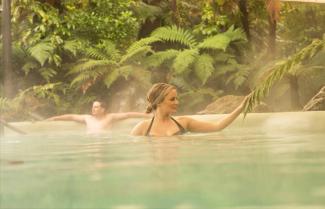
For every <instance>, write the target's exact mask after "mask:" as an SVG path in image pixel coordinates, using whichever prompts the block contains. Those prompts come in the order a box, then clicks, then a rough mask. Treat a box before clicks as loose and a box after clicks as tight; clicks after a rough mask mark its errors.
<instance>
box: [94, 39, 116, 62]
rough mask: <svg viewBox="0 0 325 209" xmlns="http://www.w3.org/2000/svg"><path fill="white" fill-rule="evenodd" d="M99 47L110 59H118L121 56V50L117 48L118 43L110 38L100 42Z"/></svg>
mask: <svg viewBox="0 0 325 209" xmlns="http://www.w3.org/2000/svg"><path fill="white" fill-rule="evenodd" d="M97 48H99V49H101V50H102V51H103V52H104V53H105V54H106V55H107V58H108V59H112V60H118V59H119V58H120V56H121V55H120V51H119V50H118V49H117V48H116V45H115V44H114V43H113V42H112V41H110V40H104V41H102V42H101V43H100V44H98V46H97Z"/></svg>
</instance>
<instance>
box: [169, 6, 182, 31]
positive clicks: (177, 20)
mask: <svg viewBox="0 0 325 209" xmlns="http://www.w3.org/2000/svg"><path fill="white" fill-rule="evenodd" d="M170 8H171V10H172V11H173V21H174V23H175V25H177V26H179V23H180V17H179V12H178V7H177V0H171V1H170Z"/></svg>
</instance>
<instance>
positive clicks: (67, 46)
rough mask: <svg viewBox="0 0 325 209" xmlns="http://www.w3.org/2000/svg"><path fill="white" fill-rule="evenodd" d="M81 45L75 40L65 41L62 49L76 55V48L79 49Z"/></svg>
mask: <svg viewBox="0 0 325 209" xmlns="http://www.w3.org/2000/svg"><path fill="white" fill-rule="evenodd" d="M80 47H81V45H80V43H79V42H78V41H76V40H70V41H65V42H64V44H63V49H64V50H65V51H68V52H70V53H71V54H73V55H74V56H76V55H77V52H78V50H79V49H80Z"/></svg>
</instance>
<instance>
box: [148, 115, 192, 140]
mask: <svg viewBox="0 0 325 209" xmlns="http://www.w3.org/2000/svg"><path fill="white" fill-rule="evenodd" d="M170 118H171V119H172V120H173V121H174V122H175V123H176V125H177V126H178V128H179V131H177V132H176V133H175V134H174V135H182V134H185V133H186V129H185V128H184V127H183V126H182V125H181V124H179V123H178V122H177V120H175V119H174V118H173V117H170ZM154 119H155V117H153V118H152V119H151V122H150V125H149V127H148V130H147V132H146V135H145V136H150V130H151V127H152V124H153V121H154Z"/></svg>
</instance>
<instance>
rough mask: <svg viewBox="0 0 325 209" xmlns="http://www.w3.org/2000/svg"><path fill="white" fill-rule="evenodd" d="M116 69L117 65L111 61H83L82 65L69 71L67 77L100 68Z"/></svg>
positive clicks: (79, 64)
mask: <svg viewBox="0 0 325 209" xmlns="http://www.w3.org/2000/svg"><path fill="white" fill-rule="evenodd" d="M104 66H106V67H107V68H108V67H116V66H117V63H115V62H114V61H110V60H93V59H90V60H82V61H81V62H80V63H78V64H76V65H74V66H73V67H72V68H71V69H69V71H68V73H67V75H71V74H78V73H83V72H88V71H91V70H93V69H95V68H98V67H104Z"/></svg>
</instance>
